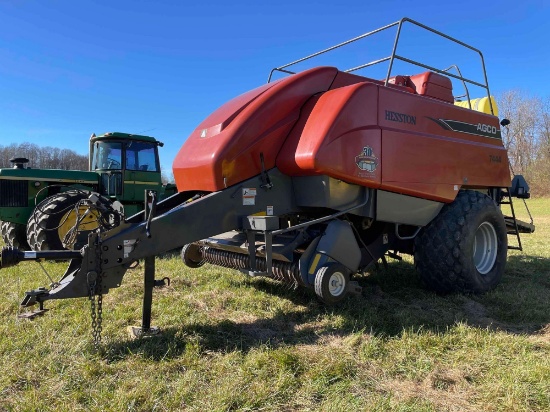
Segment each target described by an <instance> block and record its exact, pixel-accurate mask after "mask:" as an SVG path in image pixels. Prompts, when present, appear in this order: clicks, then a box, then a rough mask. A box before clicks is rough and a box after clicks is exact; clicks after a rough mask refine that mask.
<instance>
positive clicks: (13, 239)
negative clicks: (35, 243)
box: [0, 222, 29, 250]
mask: <svg viewBox="0 0 550 412" xmlns="http://www.w3.org/2000/svg"><path fill="white" fill-rule="evenodd" d="M0 231H1V232H2V240H3V241H4V244H5V245H6V246H11V247H13V248H17V249H19V250H29V245H28V243H27V236H26V234H25V225H22V224H19V223H13V222H1V225H0Z"/></svg>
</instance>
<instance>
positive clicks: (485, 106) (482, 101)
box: [455, 96, 498, 116]
mask: <svg viewBox="0 0 550 412" xmlns="http://www.w3.org/2000/svg"><path fill="white" fill-rule="evenodd" d="M470 103H471V104H472V110H477V111H478V112H482V113H487V114H494V115H495V116H498V107H497V102H496V101H495V98H494V97H493V96H491V103H493V111H494V113H491V105H490V104H489V98H488V97H481V98H479V99H471V100H470ZM455 106H460V107H464V108H466V109H469V108H470V106H469V105H468V100H465V101H463V102H455Z"/></svg>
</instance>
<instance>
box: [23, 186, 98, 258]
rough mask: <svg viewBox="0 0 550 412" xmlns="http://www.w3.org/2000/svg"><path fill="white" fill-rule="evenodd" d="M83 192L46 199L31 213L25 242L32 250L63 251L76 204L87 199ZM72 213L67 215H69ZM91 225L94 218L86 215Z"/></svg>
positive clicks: (73, 220)
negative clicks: (64, 240)
mask: <svg viewBox="0 0 550 412" xmlns="http://www.w3.org/2000/svg"><path fill="white" fill-rule="evenodd" d="M88 195H89V194H88V193H87V192H85V191H76V190H75V191H68V192H63V193H59V194H57V195H54V196H51V197H48V198H46V199H44V200H43V201H42V202H40V203H39V204H38V205H37V206H36V208H35V209H34V211H33V214H32V215H31V217H30V218H29V222H28V224H27V240H28V242H29V245H30V247H31V248H32V250H36V251H43V250H63V249H66V247H65V246H64V245H63V238H64V237H65V234H66V233H67V229H68V228H70V227H72V226H73V225H74V223H75V213H74V209H75V207H76V205H77V204H78V202H80V201H81V200H83V199H86V198H88ZM71 211H72V213H71V214H70V215H69V213H70V212H71ZM87 219H88V220H91V222H89V223H86V222H85V224H92V225H93V219H95V217H94V216H93V215H91V214H90V215H88V217H87Z"/></svg>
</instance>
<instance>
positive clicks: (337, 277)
mask: <svg viewBox="0 0 550 412" xmlns="http://www.w3.org/2000/svg"><path fill="white" fill-rule="evenodd" d="M345 285H346V278H345V277H344V274H343V273H342V272H334V273H333V274H332V276H331V277H330V280H329V282H328V289H329V291H330V294H331V295H332V296H340V295H341V294H342V293H344V288H345Z"/></svg>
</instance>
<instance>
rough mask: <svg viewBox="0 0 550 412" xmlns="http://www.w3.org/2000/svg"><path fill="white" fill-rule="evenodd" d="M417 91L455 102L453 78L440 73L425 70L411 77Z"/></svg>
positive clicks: (448, 101)
mask: <svg viewBox="0 0 550 412" xmlns="http://www.w3.org/2000/svg"><path fill="white" fill-rule="evenodd" d="M410 80H411V81H412V82H413V83H414V84H415V86H416V87H415V88H416V92H417V93H418V94H420V95H422V96H427V97H433V98H434V99H440V100H443V101H445V102H447V103H454V97H453V84H452V83H451V79H449V78H448V77H447V76H443V75H442V74H439V73H433V72H424V73H420V74H416V75H414V76H411V77H410Z"/></svg>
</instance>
